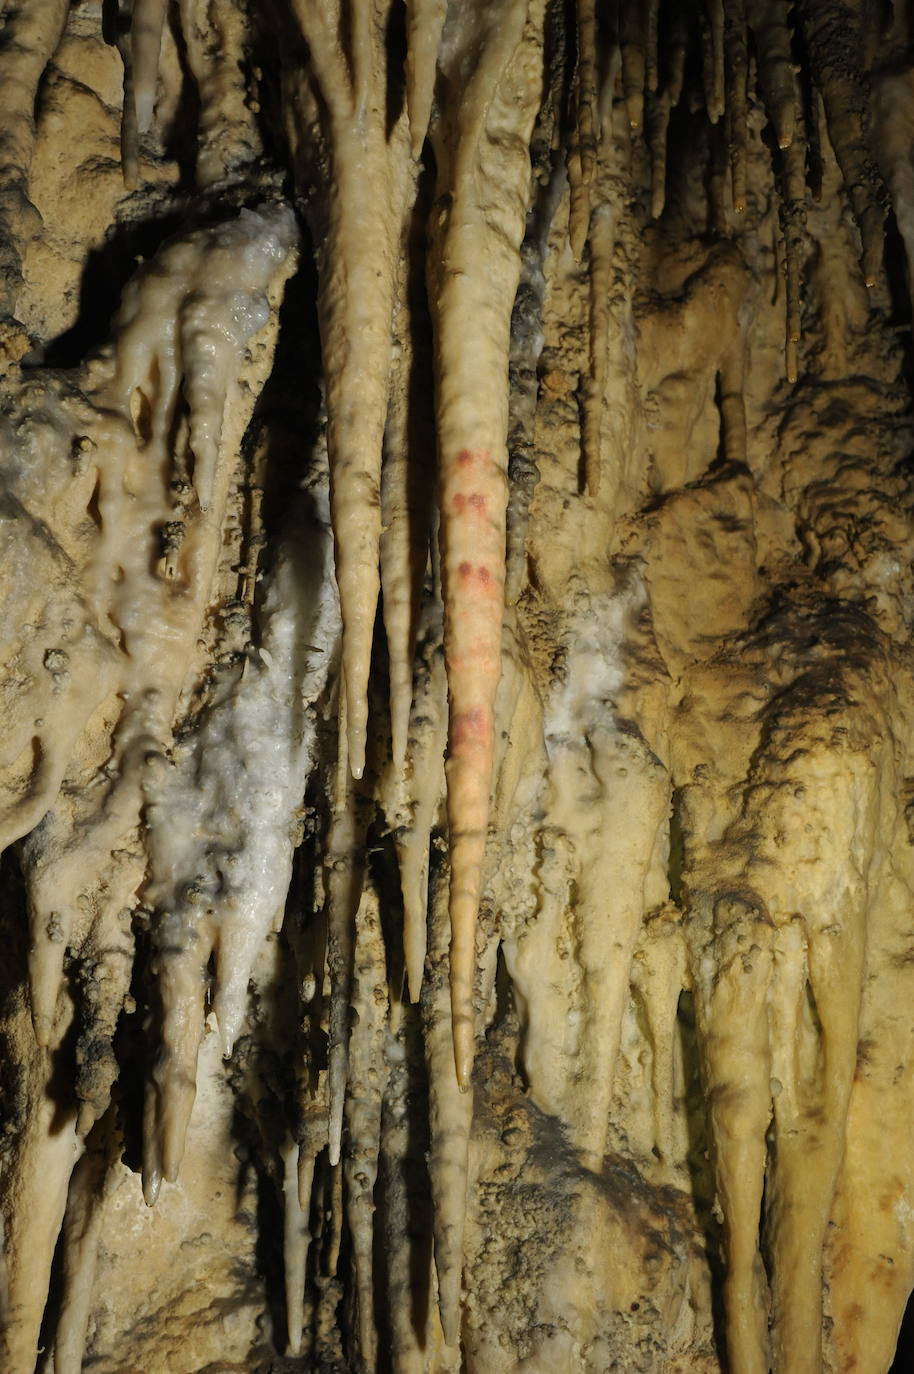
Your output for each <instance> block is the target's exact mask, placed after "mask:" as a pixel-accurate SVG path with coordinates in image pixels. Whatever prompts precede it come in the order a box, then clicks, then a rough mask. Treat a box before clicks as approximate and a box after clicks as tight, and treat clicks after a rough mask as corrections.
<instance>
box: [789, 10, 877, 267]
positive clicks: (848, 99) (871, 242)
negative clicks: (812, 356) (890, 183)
mask: <svg viewBox="0 0 914 1374" xmlns="http://www.w3.org/2000/svg"><path fill="white" fill-rule="evenodd" d="M799 11H800V16H801V20H802V24H803V32H804V36H805V38H806V42H807V44H808V47H809V60H810V65H811V67H812V70H813V74H814V76H815V84H816V88H817V91H818V92H821V96H822V102H823V104H824V106H825V118H826V122H827V124H828V136H829V138H830V140H831V145H832V147H833V149H834V151H835V157H836V158H837V159H838V164H839V166H840V168H841V173H842V176H843V177H844V183H845V185H846V187H847V194H848V196H849V197H850V202H851V205H852V207H853V211H854V218H855V219H856V221H857V226H858V228H859V230H860V238H861V242H862V255H861V264H862V267H863V277H864V281H865V282H866V284H867V286H875V284H876V282H877V281H878V280H879V279H880V277H881V275H882V244H883V225H884V223H885V210H886V207H885V190H884V187H883V185H882V181H881V178H880V176H879V173H878V172H877V171H876V168H875V166H874V165H873V160H872V157H871V156H870V153H869V150H868V148H867V144H866V113H865V111H866V93H865V88H864V80H863V76H862V73H861V71H860V64H859V57H858V50H857V49H858V45H859V26H858V24H857V23H856V22H855V13H854V11H853V9H852V8H851V7H850V6H849V5H846V4H844V3H843V0H828V3H825V4H821V5H814V4H811V3H803V4H801V5H800V6H799ZM816 98H817V96H816V91H814V92H813V95H812V99H813V101H815V100H816Z"/></svg>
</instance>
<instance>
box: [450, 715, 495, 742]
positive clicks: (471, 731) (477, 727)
mask: <svg viewBox="0 0 914 1374" xmlns="http://www.w3.org/2000/svg"><path fill="white" fill-rule="evenodd" d="M487 715H488V713H487V712H486V711H485V710H484V709H483V708H482V707H481V706H474V707H473V709H472V710H471V711H464V712H463V713H462V714H461V715H459V716H458V717H457V719H456V720H455V721H454V725H453V729H452V731H451V744H452V747H453V748H455V749H459V748H460V747H461V746H462V745H465V744H475V743H477V742H478V741H480V740H484V739H485V738H486V733H487V726H488V720H487Z"/></svg>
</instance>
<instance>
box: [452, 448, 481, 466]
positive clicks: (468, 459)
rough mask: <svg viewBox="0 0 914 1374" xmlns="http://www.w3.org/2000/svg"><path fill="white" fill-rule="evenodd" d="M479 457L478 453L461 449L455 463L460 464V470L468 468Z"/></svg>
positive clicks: (468, 449)
mask: <svg viewBox="0 0 914 1374" xmlns="http://www.w3.org/2000/svg"><path fill="white" fill-rule="evenodd" d="M479 456H480V455H479V454H478V453H474V452H473V450H472V449H471V448H462V449H461V450H460V452H459V453H458V454H457V462H458V463H459V464H460V466H461V467H462V468H465V467H469V465H470V464H471V463H475V462H476V459H477V458H478V457H479Z"/></svg>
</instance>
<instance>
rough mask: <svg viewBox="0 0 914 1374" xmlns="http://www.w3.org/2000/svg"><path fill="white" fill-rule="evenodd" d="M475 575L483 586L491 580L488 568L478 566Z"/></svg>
mask: <svg viewBox="0 0 914 1374" xmlns="http://www.w3.org/2000/svg"><path fill="white" fill-rule="evenodd" d="M476 576H477V577H478V578H479V580H480V582H481V583H482V584H483V586H488V584H489V583H490V582H491V581H492V574H491V573H490V572H489V569H488V568H484V567H480V568H479V570H478V571H477V573H476Z"/></svg>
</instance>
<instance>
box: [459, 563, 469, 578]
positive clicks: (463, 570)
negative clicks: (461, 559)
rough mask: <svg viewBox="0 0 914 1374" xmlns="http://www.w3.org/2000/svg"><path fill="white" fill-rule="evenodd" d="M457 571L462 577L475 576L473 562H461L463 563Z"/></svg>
mask: <svg viewBox="0 0 914 1374" xmlns="http://www.w3.org/2000/svg"><path fill="white" fill-rule="evenodd" d="M457 572H458V573H459V574H460V576H461V577H472V576H473V564H472V563H461V564H460V567H459V568H458V569H457Z"/></svg>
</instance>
